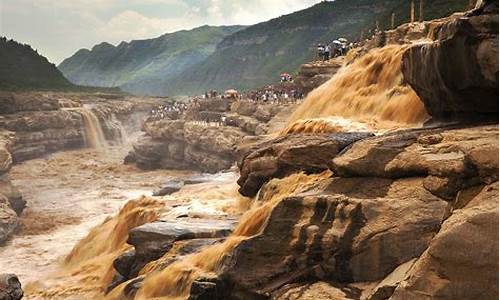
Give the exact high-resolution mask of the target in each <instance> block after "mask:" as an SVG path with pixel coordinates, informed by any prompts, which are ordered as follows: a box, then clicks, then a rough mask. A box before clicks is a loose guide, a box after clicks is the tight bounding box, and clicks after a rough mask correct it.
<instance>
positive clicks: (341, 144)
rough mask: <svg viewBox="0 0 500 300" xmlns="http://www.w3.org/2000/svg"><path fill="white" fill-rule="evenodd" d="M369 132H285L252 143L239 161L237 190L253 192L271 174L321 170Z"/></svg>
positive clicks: (276, 175)
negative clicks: (273, 137)
mask: <svg viewBox="0 0 500 300" xmlns="http://www.w3.org/2000/svg"><path fill="white" fill-rule="evenodd" d="M370 135H371V134H369V133H341V134H323V135H308V134H300V135H288V136H285V137H278V138H276V139H272V140H266V141H264V142H262V143H260V144H255V145H253V147H251V148H250V149H249V150H248V153H247V154H246V155H244V156H243V158H242V159H241V160H240V162H239V167H240V178H239V179H238V184H239V185H240V189H239V191H240V193H241V194H242V195H244V196H250V197H251V196H254V195H256V194H257V192H258V191H259V189H260V187H261V186H262V185H263V184H264V183H265V182H267V181H268V180H270V179H272V178H280V177H284V176H286V175H288V174H290V173H291V172H296V171H305V172H308V173H314V172H321V171H324V170H326V169H328V164H329V161H330V160H331V159H332V158H333V157H335V156H336V155H337V154H338V153H339V152H340V151H341V150H342V149H343V148H345V147H346V146H347V145H349V144H351V143H353V142H355V141H357V140H359V139H362V138H366V137H368V136H370Z"/></svg>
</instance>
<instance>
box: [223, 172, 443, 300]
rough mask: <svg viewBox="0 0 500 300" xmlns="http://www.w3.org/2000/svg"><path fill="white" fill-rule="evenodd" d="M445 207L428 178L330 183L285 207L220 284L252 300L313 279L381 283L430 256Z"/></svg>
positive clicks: (245, 245)
mask: <svg viewBox="0 0 500 300" xmlns="http://www.w3.org/2000/svg"><path fill="white" fill-rule="evenodd" d="M446 208H447V203H446V202H445V201H442V200H440V199H439V198H437V197H435V196H433V195H432V194H430V193H429V192H427V191H426V190H425V189H424V188H423V187H422V179H403V180H397V181H392V180H388V179H377V178H371V179H370V178H333V179H327V180H325V181H323V182H321V183H320V184H318V186H316V187H311V189H310V191H309V192H304V194H299V195H295V196H292V197H289V198H286V199H284V200H283V201H281V202H280V203H279V204H278V205H277V206H276V207H275V208H274V210H273V211H272V213H271V216H270V219H269V221H268V222H267V223H266V224H267V225H266V227H265V229H264V230H263V232H262V233H261V234H258V235H257V236H255V237H252V238H250V239H248V240H245V241H243V242H241V243H240V244H239V245H238V246H237V247H236V249H235V250H234V251H233V253H232V255H231V256H230V258H228V259H227V261H226V262H225V267H224V268H223V272H222V275H221V278H223V279H224V280H226V283H225V284H226V285H227V286H232V287H234V289H233V290H232V291H231V293H234V294H238V295H246V297H247V298H252V297H257V296H256V295H260V296H262V295H265V294H266V293H270V292H272V291H274V290H276V289H277V288H278V287H280V286H282V285H284V284H287V283H291V282H296V281H298V280H300V281H307V280H308V279H311V278H319V279H320V280H321V279H328V280H330V281H333V282H343V283H345V282H348V283H349V282H351V283H352V282H366V281H377V280H382V279H384V278H385V277H386V276H387V275H388V274H390V273H391V272H392V271H393V270H394V269H395V268H396V267H398V266H399V265H401V264H403V263H405V262H407V261H408V260H411V259H413V258H416V257H419V256H420V255H421V253H423V252H424V251H425V249H426V248H427V246H428V245H429V243H430V241H431V239H432V238H433V237H434V235H435V233H436V232H437V231H439V226H440V224H441V221H442V219H443V216H444V214H445V211H446ZM416 232H418V234H415V233H416ZM276 249H280V250H279V251H276ZM242 297H243V298H245V296H242Z"/></svg>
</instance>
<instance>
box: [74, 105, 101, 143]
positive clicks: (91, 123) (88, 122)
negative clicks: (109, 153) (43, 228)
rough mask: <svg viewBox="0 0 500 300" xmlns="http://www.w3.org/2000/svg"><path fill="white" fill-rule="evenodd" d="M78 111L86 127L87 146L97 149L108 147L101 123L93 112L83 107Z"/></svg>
mask: <svg viewBox="0 0 500 300" xmlns="http://www.w3.org/2000/svg"><path fill="white" fill-rule="evenodd" d="M77 111H78V112H79V113H80V114H81V116H82V118H83V124H84V126H85V127H84V129H85V145H86V146H87V147H90V148H96V149H100V148H104V147H106V146H108V143H107V142H106V138H105V136H104V132H103V130H102V127H101V123H100V122H99V119H98V118H97V116H96V115H95V114H94V113H93V112H92V110H90V109H88V108H86V107H82V108H78V109H77Z"/></svg>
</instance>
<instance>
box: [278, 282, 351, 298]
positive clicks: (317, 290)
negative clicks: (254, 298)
mask: <svg viewBox="0 0 500 300" xmlns="http://www.w3.org/2000/svg"><path fill="white" fill-rule="evenodd" d="M283 290H284V291H282V292H278V295H276V296H273V297H272V299H273V300H354V299H358V297H357V296H356V294H357V291H356V290H354V289H352V288H349V287H346V286H342V285H340V284H338V285H332V284H330V283H327V282H321V281H320V282H315V283H312V284H306V285H301V286H296V287H291V288H287V289H283Z"/></svg>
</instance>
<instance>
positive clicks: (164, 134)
mask: <svg viewBox="0 0 500 300" xmlns="http://www.w3.org/2000/svg"><path fill="white" fill-rule="evenodd" d="M291 107H293V105H278V104H263V103H257V102H254V101H247V100H241V101H229V100H228V99H209V100H205V101H200V102H199V103H198V104H197V106H193V107H191V108H190V109H189V110H188V111H187V112H186V114H185V115H184V116H182V117H181V118H174V119H168V118H166V119H162V120H151V121H148V122H146V123H145V124H144V127H143V128H144V132H145V135H144V136H142V137H141V138H140V139H139V140H138V142H136V143H135V144H134V145H133V151H131V152H130V153H129V155H128V156H127V157H126V158H125V163H135V164H136V165H137V166H138V167H140V168H143V169H155V168H165V169H194V170H201V171H203V172H209V173H216V172H219V171H222V170H225V169H229V168H231V167H232V166H233V165H234V163H235V162H236V161H237V159H238V153H237V148H238V147H239V145H240V144H241V143H242V141H243V140H244V139H245V138H246V137H251V136H256V135H261V134H266V133H268V132H269V131H270V130H277V129H276V128H277V127H279V126H280V124H283V119H284V118H286V116H283V115H282V114H280V113H281V112H282V111H288V109H289V108H291Z"/></svg>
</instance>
